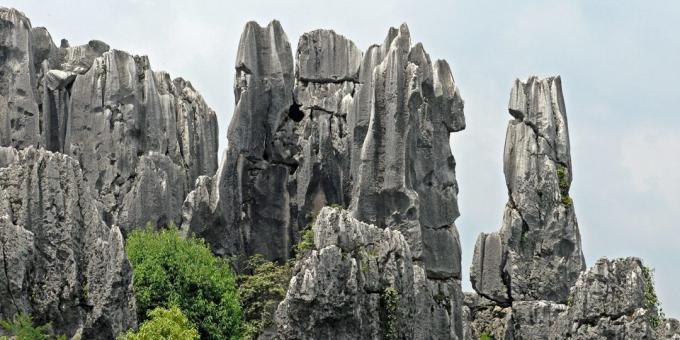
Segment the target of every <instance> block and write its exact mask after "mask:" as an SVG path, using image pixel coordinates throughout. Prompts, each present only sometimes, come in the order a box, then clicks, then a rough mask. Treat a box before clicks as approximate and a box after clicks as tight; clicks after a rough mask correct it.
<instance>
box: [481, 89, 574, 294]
mask: <svg viewBox="0 0 680 340" xmlns="http://www.w3.org/2000/svg"><path fill="white" fill-rule="evenodd" d="M508 107H509V111H510V114H511V115H512V116H513V117H514V118H515V119H514V120H512V121H510V122H509V123H508V130H507V135H506V139H505V152H504V156H503V160H504V172H505V182H506V184H507V186H508V193H509V198H508V203H507V204H506V207H505V213H504V214H503V226H502V227H501V230H500V232H499V233H492V234H490V235H487V234H482V235H480V237H479V239H478V241H477V245H476V247H475V256H474V261H473V265H472V268H471V277H470V278H471V280H472V283H473V287H474V288H475V290H476V291H477V292H478V293H479V294H480V295H483V296H486V297H488V298H490V299H492V300H494V301H497V302H499V303H500V304H504V305H507V304H509V303H511V302H513V301H534V300H548V301H555V302H560V303H565V302H566V299H567V296H568V294H569V288H570V287H571V286H572V285H573V284H574V282H576V279H577V278H578V276H579V274H580V273H581V272H582V271H583V270H584V269H585V261H584V258H583V253H582V250H581V238H580V234H579V231H578V225H577V223H576V216H575V214H574V207H573V202H572V200H571V198H570V197H569V187H570V186H571V179H572V170H571V169H572V167H571V157H570V152H569V134H568V129H567V116H566V110H565V106H564V98H563V96H562V85H561V80H560V78H559V77H550V78H545V79H538V78H536V77H530V78H529V80H527V82H526V83H522V82H520V81H519V80H517V81H515V84H514V87H513V89H512V92H511V94H510V103H509V106H508Z"/></svg>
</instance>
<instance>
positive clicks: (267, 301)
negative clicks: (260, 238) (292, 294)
mask: <svg viewBox="0 0 680 340" xmlns="http://www.w3.org/2000/svg"><path fill="white" fill-rule="evenodd" d="M246 272H248V274H245V275H240V276H239V279H238V282H239V292H240V296H241V306H243V316H244V319H245V324H244V327H243V338H244V339H256V338H257V337H258V335H260V334H261V333H262V331H263V330H264V329H266V328H268V327H271V326H273V325H274V312H276V308H277V307H278V305H279V302H281V300H283V298H284V297H285V296H286V290H287V289H288V282H289V281H290V277H291V264H290V263H284V264H282V265H279V264H276V263H274V262H270V261H267V260H266V259H265V258H264V257H263V256H262V255H259V254H258V255H255V256H252V257H251V258H250V259H248V261H247V268H246Z"/></svg>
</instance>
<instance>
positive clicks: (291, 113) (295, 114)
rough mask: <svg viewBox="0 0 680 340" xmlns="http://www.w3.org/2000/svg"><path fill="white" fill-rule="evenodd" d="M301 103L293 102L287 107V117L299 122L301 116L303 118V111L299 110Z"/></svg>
mask: <svg viewBox="0 0 680 340" xmlns="http://www.w3.org/2000/svg"><path fill="white" fill-rule="evenodd" d="M301 106H302V105H298V104H297V103H293V105H291V106H290V108H288V117H290V119H292V120H293V121H295V122H299V121H301V120H302V118H305V113H304V112H302V110H300V107H301Z"/></svg>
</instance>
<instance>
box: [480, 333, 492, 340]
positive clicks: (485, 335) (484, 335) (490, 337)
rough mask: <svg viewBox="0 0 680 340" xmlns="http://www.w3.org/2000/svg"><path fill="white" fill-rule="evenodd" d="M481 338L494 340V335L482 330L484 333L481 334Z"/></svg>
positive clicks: (482, 339) (481, 339)
mask: <svg viewBox="0 0 680 340" xmlns="http://www.w3.org/2000/svg"><path fill="white" fill-rule="evenodd" d="M479 340H493V335H491V333H489V332H486V331H484V332H482V334H480V335H479Z"/></svg>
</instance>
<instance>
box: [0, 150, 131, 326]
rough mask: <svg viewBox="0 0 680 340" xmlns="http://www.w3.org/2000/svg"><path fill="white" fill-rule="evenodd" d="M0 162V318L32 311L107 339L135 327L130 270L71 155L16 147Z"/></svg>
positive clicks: (55, 323) (114, 233)
mask: <svg viewBox="0 0 680 340" xmlns="http://www.w3.org/2000/svg"><path fill="white" fill-rule="evenodd" d="M2 165H3V167H2V168H0V250H1V251H0V255H1V256H2V260H3V263H4V266H3V268H4V270H2V272H1V273H0V286H2V287H6V290H5V289H3V293H2V294H0V319H9V318H11V317H13V316H14V314H15V313H17V312H28V313H31V315H32V316H33V318H34V320H36V322H38V323H40V324H42V323H46V322H51V323H52V327H53V330H54V332H55V333H57V334H65V335H67V336H73V335H74V334H76V333H79V334H81V335H82V337H83V338H86V339H94V338H97V339H99V338H113V337H114V336H115V335H116V334H118V333H120V332H121V331H124V330H127V329H129V328H130V327H134V326H136V323H137V320H136V311H135V299H134V295H133V292H132V269H131V267H130V264H129V262H128V260H127V257H126V255H125V253H124V248H123V236H122V234H121V232H120V230H119V229H118V228H117V227H115V226H114V227H109V226H107V225H106V224H105V223H104V221H102V219H101V217H100V214H99V212H98V210H97V207H96V205H95V204H94V202H95V201H94V200H93V197H92V196H91V195H90V191H89V187H88V185H87V183H85V182H84V180H83V175H82V171H81V170H80V167H79V165H78V162H77V161H75V160H74V159H72V158H71V157H69V156H66V155H63V154H59V153H51V152H49V151H45V150H36V149H34V148H32V147H29V148H27V149H24V150H22V151H20V152H16V153H15V155H14V159H13V160H12V161H10V162H9V163H5V164H2Z"/></svg>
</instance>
